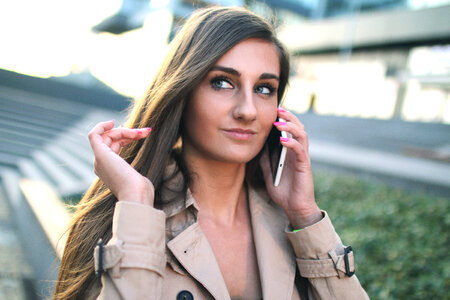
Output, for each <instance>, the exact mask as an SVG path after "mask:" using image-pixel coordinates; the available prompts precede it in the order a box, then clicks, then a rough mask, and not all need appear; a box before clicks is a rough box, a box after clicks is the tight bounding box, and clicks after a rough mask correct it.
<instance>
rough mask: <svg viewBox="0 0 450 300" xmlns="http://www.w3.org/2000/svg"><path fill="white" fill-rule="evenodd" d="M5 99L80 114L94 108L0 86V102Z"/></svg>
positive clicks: (23, 104)
mask: <svg viewBox="0 0 450 300" xmlns="http://www.w3.org/2000/svg"><path fill="white" fill-rule="evenodd" d="M3 99H6V100H7V101H8V102H10V103H11V102H13V103H14V104H15V105H16V106H22V107H27V106H30V107H34V108H41V109H45V110H51V111H56V112H61V113H66V112H70V113H71V114H76V115H79V116H82V115H84V114H85V112H86V111H88V110H90V109H92V107H91V106H90V105H86V104H83V103H79V102H73V101H70V100H65V99H61V98H54V97H49V96H46V95H41V94H36V93H30V92H27V91H23V90H18V89H14V88H9V87H5V86H0V103H1V102H3V101H4V100H3Z"/></svg>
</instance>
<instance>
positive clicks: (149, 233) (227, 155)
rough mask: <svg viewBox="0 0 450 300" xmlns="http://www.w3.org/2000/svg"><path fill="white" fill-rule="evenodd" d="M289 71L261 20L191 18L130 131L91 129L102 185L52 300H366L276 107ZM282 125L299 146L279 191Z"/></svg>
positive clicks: (296, 128) (223, 11) (290, 118)
mask: <svg viewBox="0 0 450 300" xmlns="http://www.w3.org/2000/svg"><path fill="white" fill-rule="evenodd" d="M288 75H289V60H288V54H287V52H286V50H285V49H284V48H283V46H282V45H281V44H280V43H279V41H278V40H277V39H276V37H275V35H274V33H273V30H272V28H271V27H270V25H269V24H268V23H266V22H265V21H264V20H262V19H261V18H260V17H258V16H256V15H254V14H252V13H251V12H249V11H247V10H245V9H242V8H208V9H203V10H199V11H197V12H196V13H194V14H193V15H192V16H191V17H190V18H189V19H188V20H187V22H186V24H185V25H184V27H183V28H182V29H181V31H180V32H179V33H178V34H177V36H176V37H175V39H174V41H173V42H172V44H171V50H170V52H169V53H168V55H167V57H166V59H165V60H164V62H163V65H162V67H161V69H160V71H159V72H158V74H157V76H156V77H155V79H154V81H153V83H152V84H151V86H150V89H149V91H148V95H147V97H146V99H145V100H144V101H141V102H138V103H136V105H135V106H134V107H133V110H132V112H131V115H130V117H129V121H128V124H127V128H122V127H120V128H114V121H107V122H102V123H99V124H97V125H96V126H95V127H94V128H93V129H92V131H91V132H90V133H89V141H90V143H91V146H92V150H93V152H94V156H95V161H94V167H95V172H96V174H97V175H98V177H99V180H97V181H96V182H95V183H94V184H93V185H92V187H91V188H90V189H89V190H88V191H87V192H86V194H85V195H84V197H83V199H82V201H81V203H80V205H79V206H78V210H77V212H76V213H75V214H74V218H73V222H72V224H71V227H70V230H69V237H68V241H67V245H66V247H65V252H64V256H63V259H62V261H61V268H60V272H59V277H58V282H57V285H56V290H55V295H54V299H262V298H264V299H366V298H367V295H366V293H365V292H364V290H363V289H362V288H361V286H360V284H359V282H358V280H357V278H356V277H355V276H351V275H352V272H353V271H354V266H353V252H351V251H350V248H345V247H344V246H343V245H342V243H341V241H340V239H339V237H338V236H337V235H336V233H335V231H334V229H333V226H332V225H331V222H330V219H329V218H328V216H327V215H326V213H325V212H323V211H320V209H319V208H318V206H317V204H316V202H315V198H314V186H313V179H312V174H311V165H310V159H309V155H308V138H307V135H306V132H305V129H304V127H303V125H302V124H301V123H300V121H299V120H298V119H297V118H296V117H295V115H294V114H292V113H290V112H288V111H285V110H284V109H282V108H280V109H277V107H278V104H279V103H280V100H281V99H282V97H283V94H284V91H285V87H286V84H287V81H288ZM277 116H278V117H280V118H283V119H284V120H286V122H276V119H277ZM150 128H151V129H150ZM280 130H283V131H287V132H289V133H290V134H291V135H292V138H287V139H282V140H281V142H282V144H283V145H284V146H285V147H287V149H288V152H287V157H286V162H285V169H284V171H283V175H282V178H281V183H280V185H279V186H277V187H275V186H274V185H273V180H272V174H271V171H270V169H271V167H270V159H269V156H270V154H269V153H268V150H267V147H266V144H267V142H268V140H272V139H274V138H275V139H277V138H278V137H277V132H278V131H280ZM99 239H102V240H103V241H104V242H105V243H106V246H104V247H101V246H98V247H97V248H96V250H95V255H94V248H95V246H96V244H97V242H98V241H99ZM94 257H95V259H94ZM94 268H96V271H97V273H99V274H101V281H100V279H99V278H96V276H95V270H94Z"/></svg>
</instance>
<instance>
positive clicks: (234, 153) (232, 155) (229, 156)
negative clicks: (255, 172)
mask: <svg viewBox="0 0 450 300" xmlns="http://www.w3.org/2000/svg"><path fill="white" fill-rule="evenodd" d="M258 153H259V150H258V151H255V150H254V149H252V151H248V150H247V151H245V150H244V149H236V150H234V149H233V150H230V151H227V152H222V153H221V154H220V155H218V157H217V158H218V160H220V161H223V162H230V163H239V164H242V163H244V164H246V163H248V162H249V161H251V160H252V159H253V158H255V157H256V156H257V155H258Z"/></svg>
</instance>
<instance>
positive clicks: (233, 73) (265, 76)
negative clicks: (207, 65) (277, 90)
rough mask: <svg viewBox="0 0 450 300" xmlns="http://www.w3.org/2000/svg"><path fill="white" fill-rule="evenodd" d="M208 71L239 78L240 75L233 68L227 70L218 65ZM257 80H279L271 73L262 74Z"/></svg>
mask: <svg viewBox="0 0 450 300" xmlns="http://www.w3.org/2000/svg"><path fill="white" fill-rule="evenodd" d="M210 71H222V72H225V73H228V74H231V75H234V76H237V77H240V76H241V73H239V71H238V70H236V69H233V68H228V67H224V66H219V65H215V66H213V67H212V68H211V70H210ZM259 79H276V80H278V81H280V78H279V77H278V76H277V75H275V74H272V73H262V74H261V76H259Z"/></svg>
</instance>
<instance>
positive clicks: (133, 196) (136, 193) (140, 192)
mask: <svg viewBox="0 0 450 300" xmlns="http://www.w3.org/2000/svg"><path fill="white" fill-rule="evenodd" d="M117 199H118V200H119V201H128V202H135V203H139V204H144V205H149V206H152V207H153V204H154V199H155V190H154V188H153V184H151V183H150V181H148V182H146V183H145V184H144V185H142V186H141V188H137V187H136V188H135V189H133V190H132V191H123V192H122V193H119V195H118V197H117Z"/></svg>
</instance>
